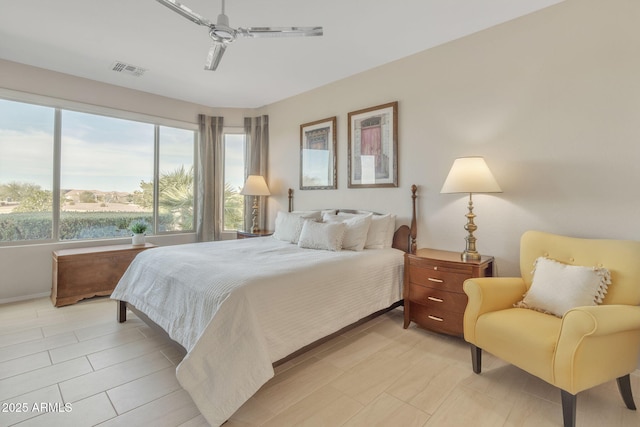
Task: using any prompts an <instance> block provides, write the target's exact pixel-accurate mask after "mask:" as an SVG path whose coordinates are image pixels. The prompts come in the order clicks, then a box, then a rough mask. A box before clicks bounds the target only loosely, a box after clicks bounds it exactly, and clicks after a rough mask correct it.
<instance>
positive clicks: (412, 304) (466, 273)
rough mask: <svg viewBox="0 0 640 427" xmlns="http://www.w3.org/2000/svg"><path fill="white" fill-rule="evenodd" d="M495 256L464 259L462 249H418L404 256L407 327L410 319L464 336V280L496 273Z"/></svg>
mask: <svg viewBox="0 0 640 427" xmlns="http://www.w3.org/2000/svg"><path fill="white" fill-rule="evenodd" d="M493 262H494V261H493V257H490V256H483V257H482V259H481V260H480V261H466V262H465V261H462V260H461V259H460V253H459V252H450V251H440V250H436V249H418V250H417V251H416V254H415V255H413V254H405V256H404V327H405V328H407V327H408V326H409V323H411V321H414V322H416V323H417V324H418V325H419V326H421V327H423V328H425V329H430V330H432V331H436V332H442V333H445V334H449V335H456V336H462V335H463V329H462V317H463V315H464V309H465V308H466V306H467V295H466V294H465V293H464V291H463V290H462V283H463V282H464V281H465V280H467V279H470V278H472V277H491V276H493Z"/></svg>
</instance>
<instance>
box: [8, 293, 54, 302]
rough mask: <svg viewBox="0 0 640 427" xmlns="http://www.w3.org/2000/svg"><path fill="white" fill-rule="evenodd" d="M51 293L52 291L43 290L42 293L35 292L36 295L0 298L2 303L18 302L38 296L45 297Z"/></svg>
mask: <svg viewBox="0 0 640 427" xmlns="http://www.w3.org/2000/svg"><path fill="white" fill-rule="evenodd" d="M50 295H51V292H42V293H40V294H34V295H22V296H19V297H13V298H2V299H0V305H2V304H9V303H12V302H18V301H26V300H30V299H36V298H43V297H48V296H50Z"/></svg>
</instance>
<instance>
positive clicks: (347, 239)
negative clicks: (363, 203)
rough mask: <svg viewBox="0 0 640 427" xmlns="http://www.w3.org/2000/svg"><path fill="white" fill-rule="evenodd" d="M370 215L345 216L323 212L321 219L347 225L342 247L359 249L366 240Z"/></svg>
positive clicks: (352, 249)
mask: <svg viewBox="0 0 640 427" xmlns="http://www.w3.org/2000/svg"><path fill="white" fill-rule="evenodd" d="M371 217H372V214H367V215H356V216H353V217H345V216H340V215H331V214H327V213H325V214H323V215H322V220H323V221H324V222H333V223H338V222H341V223H344V224H345V225H346V226H347V227H346V231H345V234H344V240H343V242H342V249H346V250H349V251H361V250H363V249H364V244H365V243H366V241H367V232H368V231H369V226H370V225H371ZM345 218H348V219H345Z"/></svg>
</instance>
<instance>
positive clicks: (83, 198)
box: [78, 191, 96, 203]
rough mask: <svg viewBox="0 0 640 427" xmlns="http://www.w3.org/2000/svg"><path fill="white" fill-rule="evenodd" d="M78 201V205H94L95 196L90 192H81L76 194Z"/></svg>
mask: <svg viewBox="0 0 640 427" xmlns="http://www.w3.org/2000/svg"><path fill="white" fill-rule="evenodd" d="M78 200H79V201H80V203H96V195H95V194H93V192H91V191H83V192H82V193H80V194H78Z"/></svg>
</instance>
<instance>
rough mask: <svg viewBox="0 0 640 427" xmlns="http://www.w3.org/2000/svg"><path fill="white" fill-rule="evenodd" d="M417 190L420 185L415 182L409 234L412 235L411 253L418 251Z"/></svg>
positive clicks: (412, 193) (412, 192)
mask: <svg viewBox="0 0 640 427" xmlns="http://www.w3.org/2000/svg"><path fill="white" fill-rule="evenodd" d="M416 191H418V187H417V186H416V185H415V184H414V185H412V186H411V199H412V201H413V213H412V215H411V232H410V233H409V235H410V236H411V247H410V248H409V251H410V253H412V254H415V253H416V235H417V234H418V228H417V226H416V197H417V196H416Z"/></svg>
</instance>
